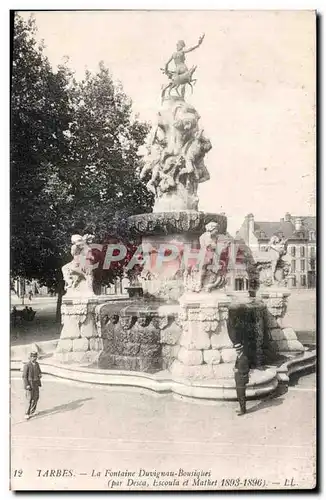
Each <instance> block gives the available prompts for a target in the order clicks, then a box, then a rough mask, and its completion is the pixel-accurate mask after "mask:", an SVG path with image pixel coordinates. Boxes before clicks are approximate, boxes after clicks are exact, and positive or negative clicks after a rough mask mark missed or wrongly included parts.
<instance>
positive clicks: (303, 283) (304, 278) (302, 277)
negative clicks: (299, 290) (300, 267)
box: [301, 274, 307, 286]
mask: <svg viewBox="0 0 326 500" xmlns="http://www.w3.org/2000/svg"><path fill="white" fill-rule="evenodd" d="M301 286H307V281H306V275H305V274H304V275H303V276H301Z"/></svg>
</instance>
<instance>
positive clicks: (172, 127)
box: [140, 36, 212, 212]
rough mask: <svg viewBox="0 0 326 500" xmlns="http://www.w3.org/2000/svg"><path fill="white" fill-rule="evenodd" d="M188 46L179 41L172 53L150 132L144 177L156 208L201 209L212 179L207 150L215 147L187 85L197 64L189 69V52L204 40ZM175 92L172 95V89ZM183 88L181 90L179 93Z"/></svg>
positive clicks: (145, 154)
mask: <svg viewBox="0 0 326 500" xmlns="http://www.w3.org/2000/svg"><path fill="white" fill-rule="evenodd" d="M203 38H204V37H203V36H202V37H200V39H199V41H198V44H197V45H196V46H194V47H191V48H189V49H185V43H184V42H183V41H179V42H178V44H177V51H176V52H175V53H174V54H173V55H172V56H171V58H170V60H169V61H168V62H167V64H166V67H165V69H164V73H165V74H166V75H167V76H168V77H169V79H170V80H171V81H170V82H169V83H168V85H166V86H165V87H164V89H163V91H162V108H161V110H160V111H159V112H158V115H157V123H156V126H155V127H154V129H153V132H152V133H151V134H150V136H149V138H148V141H147V145H146V148H145V149H146V150H145V152H144V153H141V152H140V154H141V155H142V156H143V157H144V166H143V169H142V171H141V173H140V177H141V179H146V178H147V177H149V180H148V182H147V188H148V190H149V191H150V192H152V193H153V194H154V196H155V199H156V203H155V206H154V212H155V211H165V210H166V211H169V207H172V206H173V209H174V210H178V209H179V210H197V207H198V198H197V188H198V184H199V183H201V182H205V181H207V180H209V178H210V177H209V173H208V170H207V168H206V165H205V163H204V157H205V155H206V153H208V151H209V150H210V149H211V148H212V144H211V142H210V140H209V139H208V138H207V137H206V136H205V133H204V130H203V129H202V128H200V126H199V119H200V116H199V114H198V112H197V111H196V109H195V108H194V107H193V106H192V105H191V104H188V103H187V102H186V101H185V99H184V97H185V87H186V85H187V84H190V85H191V84H192V83H193V82H194V80H193V79H192V76H193V73H194V71H195V69H196V67H195V66H194V67H192V68H191V69H190V70H188V68H187V66H186V64H185V54H186V53H187V52H190V51H192V50H194V49H195V48H197V47H199V45H200V44H201V43H202V41H203ZM172 60H173V61H174V63H175V71H171V70H169V63H170V62H171V61H172ZM173 89H174V90H175V94H174V95H171V91H172V90H173ZM179 89H180V92H179Z"/></svg>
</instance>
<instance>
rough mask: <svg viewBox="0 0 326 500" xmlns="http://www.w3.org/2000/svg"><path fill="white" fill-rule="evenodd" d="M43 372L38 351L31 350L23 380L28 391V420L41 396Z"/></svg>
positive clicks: (26, 413)
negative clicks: (38, 359) (38, 358)
mask: <svg viewBox="0 0 326 500" xmlns="http://www.w3.org/2000/svg"><path fill="white" fill-rule="evenodd" d="M41 377H42V372H41V368H40V365H39V364H38V362H37V352H34V351H33V352H31V353H30V358H29V361H28V362H27V363H26V364H25V365H24V369H23V381H24V389H25V391H26V412H25V418H26V420H28V419H30V418H31V416H33V415H34V414H35V411H36V406H37V402H38V400H39V397H40V391H39V388H40V387H41Z"/></svg>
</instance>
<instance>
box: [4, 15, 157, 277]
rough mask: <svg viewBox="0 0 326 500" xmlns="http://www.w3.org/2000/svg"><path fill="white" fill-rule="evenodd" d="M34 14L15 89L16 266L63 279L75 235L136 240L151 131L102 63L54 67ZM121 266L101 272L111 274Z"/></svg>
mask: <svg viewBox="0 0 326 500" xmlns="http://www.w3.org/2000/svg"><path fill="white" fill-rule="evenodd" d="M35 34H36V25H35V22H34V21H33V19H30V20H29V21H28V22H26V21H24V20H23V19H22V18H21V17H19V15H16V16H15V24H14V38H13V53H12V93H11V245H12V252H11V267H12V276H13V277H15V276H21V277H25V278H27V279H31V278H36V279H38V280H39V281H40V282H41V283H43V284H46V285H48V286H53V285H55V284H57V283H58V282H59V281H60V279H61V271H60V270H61V267H62V265H63V264H64V263H65V262H66V261H67V260H69V249H70V248H69V245H70V236H71V235H72V234H74V233H81V234H84V233H85V232H87V233H90V232H92V233H93V234H95V237H96V241H97V242H98V243H103V242H108V241H109V240H110V237H111V238H112V237H114V238H116V239H120V240H121V239H122V240H128V232H127V228H126V218H127V216H128V215H130V214H137V213H143V212H148V211H150V209H151V206H152V203H153V199H152V196H151V195H149V194H148V192H147V190H146V188H145V186H144V185H143V183H142V182H141V181H140V180H139V177H138V175H137V174H138V170H139V168H140V160H139V157H138V156H137V150H138V147H139V146H140V144H142V143H143V141H144V138H145V136H146V134H147V132H148V127H147V125H146V124H144V123H141V122H140V121H138V120H137V119H134V118H133V115H132V103H131V100H130V99H129V98H128V97H127V96H126V95H125V93H124V92H123V88H122V86H121V84H118V83H116V82H114V81H113V78H112V75H111V74H110V72H109V70H108V69H107V68H105V66H104V64H103V63H100V65H99V70H98V72H97V73H96V74H91V73H90V72H86V74H85V78H84V79H83V81H81V82H78V81H76V80H75V79H74V77H73V73H72V71H71V70H69V68H68V67H67V65H62V66H60V67H58V68H57V69H55V70H54V69H53V68H52V67H51V65H50V63H49V61H48V59H47V58H46V56H45V55H44V46H43V45H42V44H38V43H37V42H36V39H35ZM120 272H121V269H120V268H119V266H116V268H115V269H113V270H111V271H110V272H106V273H103V272H98V273H97V276H98V279H99V280H102V281H103V280H106V281H107V280H108V281H110V280H111V279H112V277H113V275H114V274H115V273H120Z"/></svg>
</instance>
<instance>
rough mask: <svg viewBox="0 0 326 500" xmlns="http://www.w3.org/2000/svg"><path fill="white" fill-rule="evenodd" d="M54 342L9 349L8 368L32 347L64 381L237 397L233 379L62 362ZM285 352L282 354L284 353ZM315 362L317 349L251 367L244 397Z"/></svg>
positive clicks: (46, 369) (264, 391)
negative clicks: (181, 376)
mask: <svg viewBox="0 0 326 500" xmlns="http://www.w3.org/2000/svg"><path fill="white" fill-rule="evenodd" d="M56 344H57V341H46V342H39V343H37V344H32V345H22V346H15V347H12V349H11V357H12V361H11V370H12V371H13V372H21V370H22V367H23V362H26V360H27V358H28V353H29V352H30V351H31V348H33V350H35V348H36V349H37V351H38V352H39V358H40V364H41V368H42V371H43V373H44V374H47V375H50V376H51V377H55V378H58V379H63V380H70V381H75V382H78V383H87V384H96V385H101V386H116V387H126V386H128V387H135V388H137V389H139V388H142V389H147V390H151V391H154V392H156V393H172V394H174V395H176V396H187V397H191V398H196V399H199V400H200V399H213V400H236V391H235V384H234V380H233V378H227V379H222V380H218V381H215V380H192V381H190V380H185V379H176V378H173V377H172V375H171V373H170V372H169V371H168V370H161V371H159V372H157V373H152V374H150V373H142V372H135V371H126V370H107V369H100V368H94V367H92V368H90V367H88V366H80V365H77V364H75V365H73V364H71V365H66V364H65V365H63V364H60V363H57V362H55V361H54V360H53V352H54V350H55V348H56ZM287 354H288V353H284V355H287ZM315 365H316V350H314V349H311V350H307V351H305V352H304V353H299V354H296V355H295V354H293V353H292V354H291V356H289V357H288V359H287V361H286V362H284V363H283V364H282V365H281V366H279V367H276V366H270V367H268V368H266V369H264V370H251V372H250V379H249V384H248V385H247V391H246V393H247V397H248V398H249V399H260V398H262V397H265V396H267V395H269V394H272V393H273V392H274V391H275V390H276V389H277V387H278V385H279V384H280V383H281V384H283V385H284V384H285V385H287V384H288V383H289V380H290V378H291V376H292V375H293V374H294V373H298V372H301V371H303V370H306V369H311V368H313V367H315Z"/></svg>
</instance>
